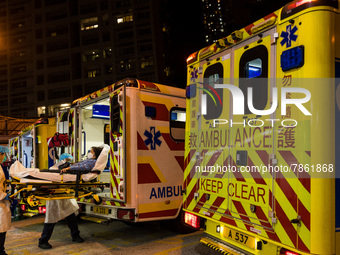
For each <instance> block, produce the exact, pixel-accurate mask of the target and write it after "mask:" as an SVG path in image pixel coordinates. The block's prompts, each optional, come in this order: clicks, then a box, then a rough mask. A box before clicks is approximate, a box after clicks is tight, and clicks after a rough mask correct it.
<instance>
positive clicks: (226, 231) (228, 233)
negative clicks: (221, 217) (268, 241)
mask: <svg viewBox="0 0 340 255" xmlns="http://www.w3.org/2000/svg"><path fill="white" fill-rule="evenodd" d="M223 236H224V237H225V238H228V239H231V240H233V241H235V242H238V243H241V244H243V245H245V246H248V247H249V248H251V249H255V237H252V236H248V235H245V234H243V233H241V232H238V231H236V230H234V229H231V228H227V227H225V226H224V227H223Z"/></svg>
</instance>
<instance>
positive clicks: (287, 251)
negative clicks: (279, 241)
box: [280, 248, 300, 255]
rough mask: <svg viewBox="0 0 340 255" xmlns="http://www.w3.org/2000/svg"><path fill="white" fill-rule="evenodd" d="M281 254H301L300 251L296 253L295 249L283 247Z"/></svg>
mask: <svg viewBox="0 0 340 255" xmlns="http://www.w3.org/2000/svg"><path fill="white" fill-rule="evenodd" d="M280 255H300V254H299V253H296V252H294V251H290V250H287V249H285V248H282V249H281V250H280Z"/></svg>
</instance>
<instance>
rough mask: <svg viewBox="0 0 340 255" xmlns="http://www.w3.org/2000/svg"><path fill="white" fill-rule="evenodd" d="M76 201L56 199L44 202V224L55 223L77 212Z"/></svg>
mask: <svg viewBox="0 0 340 255" xmlns="http://www.w3.org/2000/svg"><path fill="white" fill-rule="evenodd" d="M78 209H79V206H78V204H77V201H76V200H75V199H74V198H72V199H56V200H47V201H46V215H45V223H57V222H58V221H60V220H62V219H65V218H66V217H67V216H69V215H71V214H72V213H74V212H76V211H78Z"/></svg>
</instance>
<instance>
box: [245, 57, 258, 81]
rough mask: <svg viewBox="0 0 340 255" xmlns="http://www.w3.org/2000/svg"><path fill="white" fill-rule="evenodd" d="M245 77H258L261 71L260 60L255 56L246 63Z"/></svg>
mask: <svg viewBox="0 0 340 255" xmlns="http://www.w3.org/2000/svg"><path fill="white" fill-rule="evenodd" d="M245 71H246V78H255V77H259V76H260V75H261V73H262V61H261V59H259V58H257V59H254V60H252V61H249V62H248V63H247V64H246V68H245Z"/></svg>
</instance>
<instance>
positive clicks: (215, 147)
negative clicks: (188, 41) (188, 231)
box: [183, 0, 340, 255]
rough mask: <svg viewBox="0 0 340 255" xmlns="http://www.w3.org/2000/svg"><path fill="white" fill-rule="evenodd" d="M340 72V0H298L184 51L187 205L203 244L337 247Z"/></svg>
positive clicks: (260, 250) (290, 250) (266, 250)
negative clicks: (187, 52)
mask: <svg viewBox="0 0 340 255" xmlns="http://www.w3.org/2000/svg"><path fill="white" fill-rule="evenodd" d="M339 76H340V15H339V1H337V0H336V1H334V0H296V1H293V2H291V3H289V4H287V5H285V6H284V7H283V8H281V9H280V10H278V11H276V12H274V13H271V14H269V15H267V16H266V17H264V18H262V19H260V20H258V21H256V22H254V23H253V24H250V25H249V26H247V27H245V28H242V29H240V30H237V31H234V32H233V33H232V34H230V35H229V36H227V37H225V38H221V39H220V40H218V41H216V42H215V43H214V44H213V45H210V46H207V47H206V48H203V49H201V50H199V51H197V52H195V53H193V54H192V55H190V56H189V58H188V59H187V77H188V78H187V91H186V97H187V105H186V109H187V115H186V117H187V120H186V138H185V139H186V145H185V146H186V148H185V171H184V185H183V193H184V195H183V208H184V210H185V212H186V213H185V222H186V223H187V224H189V225H191V226H194V227H199V226H201V227H202V226H203V227H204V228H205V232H206V233H207V236H205V237H204V238H202V239H201V242H202V243H204V244H207V245H208V246H210V247H212V248H214V249H216V250H219V251H221V252H222V253H223V254H263V255H264V254H266V255H267V254H286V255H293V254H340V245H339V242H340V212H339V210H340V206H339V205H340V198H339V197H340V183H338V180H339V179H338V178H336V177H339V176H337V175H338V174H337V173H336V171H338V172H339V170H337V167H338V165H339V163H340V162H339V158H340V156H339V155H340V154H339V153H340V140H339V139H340V136H339V128H340V126H339V125H340V86H339V85H340V82H339V80H337V79H336V78H337V77H339ZM200 224H203V225H200Z"/></svg>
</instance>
